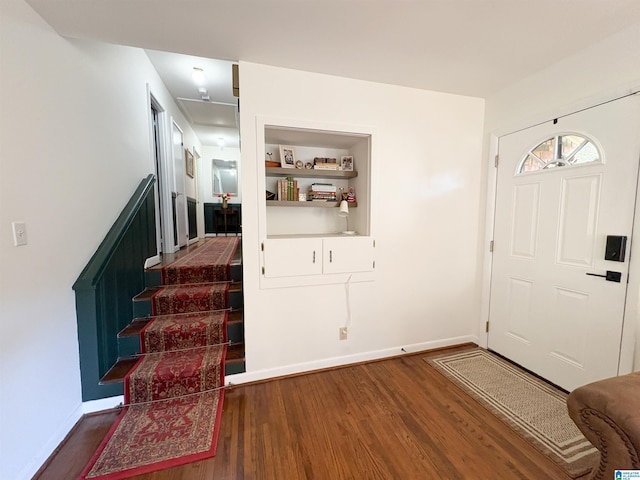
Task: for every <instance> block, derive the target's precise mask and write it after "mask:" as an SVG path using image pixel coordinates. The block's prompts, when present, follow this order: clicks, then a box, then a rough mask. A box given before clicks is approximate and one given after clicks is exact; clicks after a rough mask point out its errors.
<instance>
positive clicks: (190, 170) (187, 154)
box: [184, 148, 193, 178]
mask: <svg viewBox="0 0 640 480" xmlns="http://www.w3.org/2000/svg"><path fill="white" fill-rule="evenodd" d="M184 158H185V162H186V166H187V175H188V176H190V177H191V178H193V154H192V153H191V152H190V151H189V149H188V148H185V149H184Z"/></svg>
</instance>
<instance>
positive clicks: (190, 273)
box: [162, 237, 239, 285]
mask: <svg viewBox="0 0 640 480" xmlns="http://www.w3.org/2000/svg"><path fill="white" fill-rule="evenodd" d="M238 241H239V240H238V237H215V238H210V239H207V240H206V241H205V243H204V245H202V246H200V247H198V248H196V249H195V250H194V251H193V252H190V253H188V254H187V255H185V256H184V257H182V258H179V259H178V260H175V261H174V262H172V263H170V264H169V265H167V266H165V267H163V268H162V283H163V284H165V285H177V284H186V283H211V282H219V281H224V280H228V279H229V264H230V263H231V259H232V258H233V255H234V253H235V251H236V249H237V248H238Z"/></svg>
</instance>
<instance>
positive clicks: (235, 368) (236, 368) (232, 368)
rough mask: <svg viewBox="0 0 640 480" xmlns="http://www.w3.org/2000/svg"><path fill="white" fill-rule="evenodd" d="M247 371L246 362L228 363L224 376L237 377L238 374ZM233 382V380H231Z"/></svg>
mask: <svg viewBox="0 0 640 480" xmlns="http://www.w3.org/2000/svg"><path fill="white" fill-rule="evenodd" d="M246 371H247V365H246V363H245V362H244V361H234V362H228V363H226V364H225V366H224V374H225V376H227V375H235V374H236V373H244V372H246ZM231 381H233V379H231Z"/></svg>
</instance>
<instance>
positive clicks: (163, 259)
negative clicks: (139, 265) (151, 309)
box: [147, 240, 242, 271]
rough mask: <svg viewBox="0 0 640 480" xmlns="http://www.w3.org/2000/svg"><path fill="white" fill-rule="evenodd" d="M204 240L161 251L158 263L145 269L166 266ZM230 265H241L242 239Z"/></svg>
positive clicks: (201, 243)
mask: <svg viewBox="0 0 640 480" xmlns="http://www.w3.org/2000/svg"><path fill="white" fill-rule="evenodd" d="M205 242H206V240H200V241H198V242H196V243H194V244H192V245H189V246H187V247H185V248H181V249H180V250H178V251H177V252H175V253H162V254H160V263H158V264H156V265H154V266H153V267H149V268H147V270H148V271H153V270H162V268H163V267H166V266H167V265H169V264H170V263H172V262H174V261H176V260H178V259H179V258H180V257H183V256H185V255H187V254H189V253H191V252H193V251H194V250H195V249H197V248H198V247H201V246H202V245H203V244H204V243H205ZM231 265H242V241H240V242H238V247H237V248H236V251H235V253H234V255H233V258H232V259H231Z"/></svg>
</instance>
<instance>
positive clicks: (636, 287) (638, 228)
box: [477, 86, 640, 375]
mask: <svg viewBox="0 0 640 480" xmlns="http://www.w3.org/2000/svg"><path fill="white" fill-rule="evenodd" d="M639 92H640V86H639V87H637V88H634V89H632V90H631V91H629V92H628V93H627V94H626V95H611V94H609V95H608V96H603V97H599V98H595V97H592V98H590V99H588V100H586V101H583V102H581V103H579V104H575V105H573V106H571V107H568V108H565V109H563V110H562V111H561V112H560V113H556V114H555V115H554V114H550V115H545V116H544V119H543V118H540V119H538V120H537V121H531V122H528V125H519V126H518V127H517V128H510V129H503V130H499V131H495V132H491V133H490V134H489V141H488V155H489V156H488V159H489V161H488V162H487V197H486V215H485V236H484V242H483V249H482V250H481V251H482V252H484V257H483V262H482V267H483V274H482V296H481V309H480V318H479V320H480V322H479V324H478V330H477V332H478V334H477V338H478V345H479V346H481V347H483V348H487V347H488V339H489V335H488V333H487V332H486V325H487V322H488V321H489V307H490V301H491V275H492V257H493V253H492V252H490V245H491V242H492V241H493V237H494V235H493V230H494V225H495V214H496V193H497V180H498V170H497V168H496V166H495V158H496V156H497V155H498V151H499V142H500V137H502V136H504V135H507V134H509V133H515V132H516V131H518V130H522V129H525V128H529V127H532V126H534V125H537V124H540V123H543V122H547V121H550V120H552V119H554V118H560V117H563V116H566V115H570V114H572V113H576V112H578V111H580V110H584V109H587V108H592V107H595V106H597V105H600V104H602V103H606V102H610V101H614V100H617V99H619V98H623V97H624V96H628V95H632V94H638V93H639ZM638 135H640V132H638ZM639 160H640V159H639ZM639 170H640V169H639ZM639 175H640V172H639ZM638 185H639V186H638V187H637V188H636V205H635V212H634V215H633V233H632V240H631V242H630V243H631V245H630V247H629V255H630V257H629V284H628V286H627V297H626V302H625V313H624V318H623V322H622V341H621V345H620V362H619V364H618V375H624V374H626V373H630V372H632V371H633V368H634V363H635V365H636V366H637V368H640V352H636V343H638V342H637V335H638V332H640V329H638V322H639V319H638V315H639V314H640V306H639V305H638V303H639V302H640V250H638V247H636V245H635V244H637V243H638V242H640V208H638V199H639V198H640V183H639V184H638ZM634 238H635V239H636V242H634V241H633V239H634ZM636 358H637V360H636Z"/></svg>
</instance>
